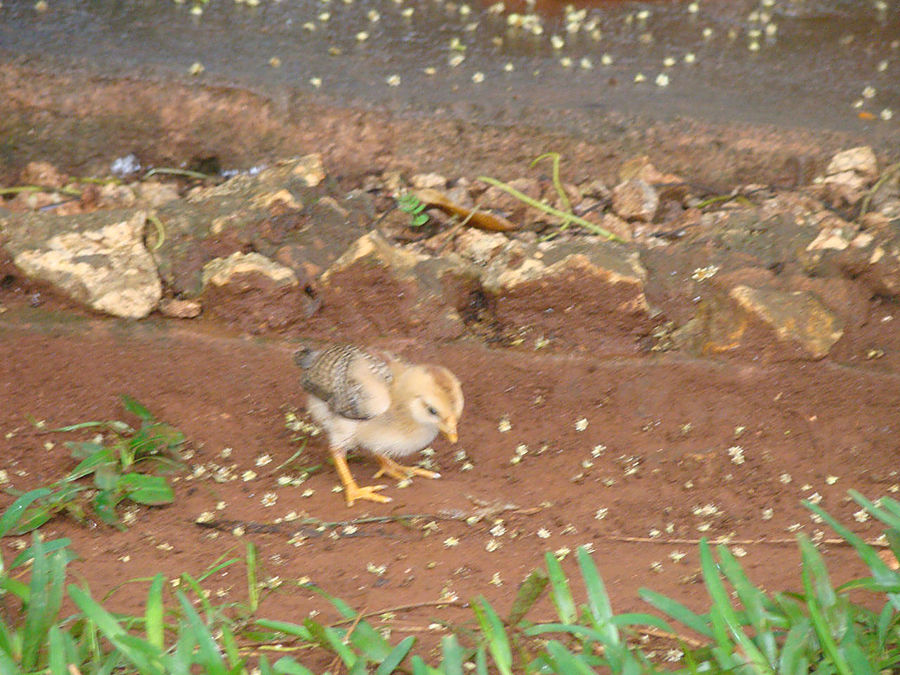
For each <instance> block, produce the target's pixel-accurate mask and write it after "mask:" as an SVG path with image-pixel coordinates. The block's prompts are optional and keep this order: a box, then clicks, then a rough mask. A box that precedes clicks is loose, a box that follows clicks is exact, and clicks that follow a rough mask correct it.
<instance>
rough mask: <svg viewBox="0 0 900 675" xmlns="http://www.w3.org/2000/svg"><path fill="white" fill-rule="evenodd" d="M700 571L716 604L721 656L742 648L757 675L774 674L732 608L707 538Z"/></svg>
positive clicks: (745, 657) (702, 543)
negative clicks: (762, 674) (723, 631)
mask: <svg viewBox="0 0 900 675" xmlns="http://www.w3.org/2000/svg"><path fill="white" fill-rule="evenodd" d="M721 548H724V547H720V553H721ZM700 567H701V570H702V572H703V578H704V581H705V582H706V589H707V591H708V592H709V596H710V598H711V599H712V601H713V606H714V610H715V611H713V612H712V613H711V616H712V617H713V619H714V624H713V625H714V626H715V627H717V628H719V630H717V635H716V641H717V642H718V644H719V647H720V648H721V650H722V654H723V655H724V654H726V653H727V654H729V655H731V654H733V653H734V652H735V651H736V649H735V647H736V646H740V650H741V652H742V655H741V660H747V661H749V662H750V663H752V664H753V666H755V668H756V670H757V672H760V673H774V671H773V670H772V668H771V666H770V665H769V663H768V661H767V660H766V657H765V656H763V654H762V652H760V651H759V649H757V647H756V645H755V644H754V643H753V641H752V640H751V639H750V638H749V637H748V636H747V634H746V633H745V632H744V630H743V626H742V625H741V622H740V619H739V618H738V615H737V612H735V610H734V608H733V607H732V606H731V600H730V599H729V597H728V591H727V590H726V589H725V584H724V583H723V582H722V578H721V576H720V575H719V567H718V566H717V565H716V562H715V561H714V560H713V556H712V552H711V551H710V548H709V543H708V542H707V541H706V539H705V538H704V539H703V540H701V542H700ZM716 619H718V620H720V621H721V624H719V623H718V622H717V621H715V620H716ZM721 626H724V627H725V628H726V629H727V631H728V633H729V634H730V635H731V637H732V639H733V640H734V643H736V645H735V644H733V643H732V642H731V640H728V638H727V636H725V635H723V634H722V631H721ZM729 660H730V659H729Z"/></svg>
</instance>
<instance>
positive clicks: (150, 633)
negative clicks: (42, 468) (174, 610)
mask: <svg viewBox="0 0 900 675" xmlns="http://www.w3.org/2000/svg"><path fill="white" fill-rule="evenodd" d="M164 583H165V577H163V575H162V573H158V574H157V575H156V576H155V577H153V581H151V582H150V590H149V591H148V593H147V607H146V608H145V610H144V622H145V624H146V625H145V630H146V632H147V642H149V643H150V644H151V645H153V646H154V647H156V648H157V649H162V648H163V647H164V646H165V645H164V635H163V630H164V625H163V611H164V607H163V584H164Z"/></svg>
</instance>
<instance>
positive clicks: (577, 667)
mask: <svg viewBox="0 0 900 675" xmlns="http://www.w3.org/2000/svg"><path fill="white" fill-rule="evenodd" d="M547 652H548V654H549V655H550V658H551V659H552V660H553V665H554V667H555V672H557V673H565V674H566V675H569V674H570V673H571V674H572V675H594V670H593V669H592V668H591V667H590V666H588V665H587V664H585V663H584V661H582V660H581V659H580V658H578V657H577V656H575V655H574V654H573V653H572V652H570V651H569V650H568V649H566V648H565V647H564V646H563V645H562V643H560V642H557V641H556V640H550V642H548V643H547Z"/></svg>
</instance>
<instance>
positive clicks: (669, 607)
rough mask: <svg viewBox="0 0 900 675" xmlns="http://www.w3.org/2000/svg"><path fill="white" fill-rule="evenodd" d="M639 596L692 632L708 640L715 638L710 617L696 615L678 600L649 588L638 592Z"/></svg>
mask: <svg viewBox="0 0 900 675" xmlns="http://www.w3.org/2000/svg"><path fill="white" fill-rule="evenodd" d="M638 595H640V596H641V598H642V599H643V600H644V601H645V602H647V603H649V604H651V605H653V606H654V607H656V608H657V609H658V610H660V611H661V612H665V613H666V614H668V615H669V616H670V617H672V618H673V619H675V621H678V622H679V623H682V624H684V625H685V626H687V627H688V628H690V629H691V630H692V631H694V632H696V633H699V634H700V635H703V636H704V637H707V638H711V637H712V636H713V634H712V630H711V629H710V623H709V615H700V614H695V613H694V612H692V611H691V610H689V609H688V608H687V607H685V606H684V605H682V604H681V603H680V602H678V601H677V600H672V599H671V598H668V597H666V596H665V595H661V594H659V593H657V592H656V591H651V590H650V589H647V588H641V589H640V590H639V591H638Z"/></svg>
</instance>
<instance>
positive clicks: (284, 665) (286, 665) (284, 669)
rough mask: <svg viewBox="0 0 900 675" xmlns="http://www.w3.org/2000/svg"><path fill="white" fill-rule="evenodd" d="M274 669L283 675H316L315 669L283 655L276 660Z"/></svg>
mask: <svg viewBox="0 0 900 675" xmlns="http://www.w3.org/2000/svg"><path fill="white" fill-rule="evenodd" d="M272 670H274V671H275V672H276V673H280V674H283V675H316V674H315V673H314V672H313V671H311V670H308V669H306V668H304V667H303V666H301V665H300V664H299V663H297V662H296V661H294V660H293V659H290V658H288V657H287V656H283V657H281V658H280V659H278V660H277V661H276V662H275V665H273V666H272Z"/></svg>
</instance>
